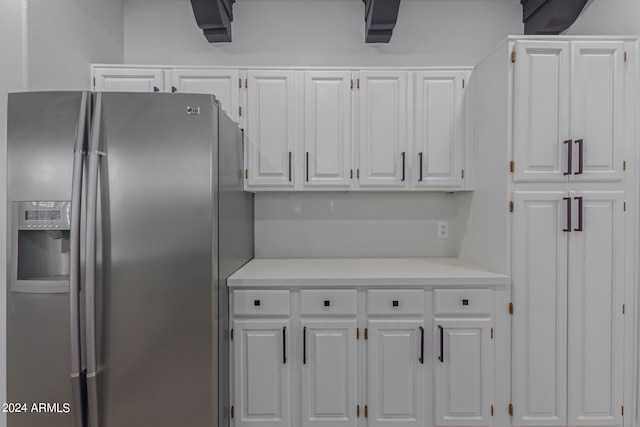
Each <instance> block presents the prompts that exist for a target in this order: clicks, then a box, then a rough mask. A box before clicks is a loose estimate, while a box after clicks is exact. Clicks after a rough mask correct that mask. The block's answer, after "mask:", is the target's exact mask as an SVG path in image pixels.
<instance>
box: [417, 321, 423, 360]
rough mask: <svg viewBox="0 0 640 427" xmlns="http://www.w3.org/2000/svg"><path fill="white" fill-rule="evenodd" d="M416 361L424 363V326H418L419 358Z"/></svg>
mask: <svg viewBox="0 0 640 427" xmlns="http://www.w3.org/2000/svg"><path fill="white" fill-rule="evenodd" d="M418 361H419V362H420V363H421V364H423V365H424V328H423V327H422V326H420V358H418Z"/></svg>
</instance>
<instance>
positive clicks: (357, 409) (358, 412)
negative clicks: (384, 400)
mask: <svg viewBox="0 0 640 427" xmlns="http://www.w3.org/2000/svg"><path fill="white" fill-rule="evenodd" d="M356 416H357V417H358V418H360V405H358V406H357V407H356Z"/></svg>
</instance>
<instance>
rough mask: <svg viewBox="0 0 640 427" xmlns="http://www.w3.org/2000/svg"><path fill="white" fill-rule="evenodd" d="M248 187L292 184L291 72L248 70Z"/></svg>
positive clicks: (293, 115) (292, 109) (292, 108)
mask: <svg viewBox="0 0 640 427" xmlns="http://www.w3.org/2000/svg"><path fill="white" fill-rule="evenodd" d="M247 78H248V86H249V87H248V88H247V99H248V100H247V103H248V106H247V123H248V124H247V131H248V132H247V146H248V153H247V157H248V162H247V164H248V169H249V170H248V176H249V178H248V186H273V187H293V186H294V174H295V153H294V147H295V144H294V143H295V141H294V137H295V135H294V131H295V105H294V101H295V97H294V89H295V83H294V72H293V71H269V70H266V71H248V72H247Z"/></svg>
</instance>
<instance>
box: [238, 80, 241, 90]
mask: <svg viewBox="0 0 640 427" xmlns="http://www.w3.org/2000/svg"><path fill="white" fill-rule="evenodd" d="M238 87H239V88H240V89H242V79H238Z"/></svg>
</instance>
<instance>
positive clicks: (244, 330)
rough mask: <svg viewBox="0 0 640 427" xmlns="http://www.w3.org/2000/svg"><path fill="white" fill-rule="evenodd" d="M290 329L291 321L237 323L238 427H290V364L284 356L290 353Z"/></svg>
mask: <svg viewBox="0 0 640 427" xmlns="http://www.w3.org/2000/svg"><path fill="white" fill-rule="evenodd" d="M288 326H289V322H288V321H271V320H264V319H261V320H236V321H234V330H235V335H236V338H235V340H234V359H233V360H234V384H235V393H234V394H235V396H234V400H235V425H236V426H238V427H239V426H252V425H258V426H261V427H262V426H268V427H288V426H289V425H290V405H291V404H290V388H291V387H290V380H289V378H290V367H289V366H290V362H289V361H288V360H287V361H286V363H284V361H285V359H284V356H285V355H284V353H283V351H286V352H287V353H290V351H289V348H288V342H289V341H290V340H288V339H286V338H288V336H286V334H288V332H287V331H288V329H289V328H288ZM285 327H286V328H287V329H286V330H285V329H284V328H285ZM285 344H286V345H287V347H285Z"/></svg>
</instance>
